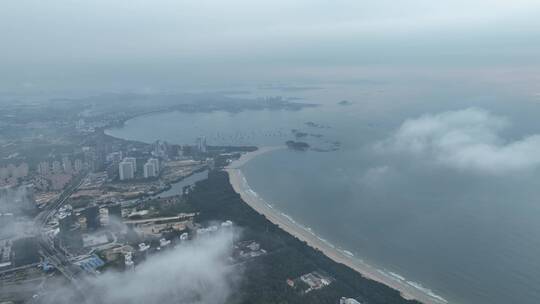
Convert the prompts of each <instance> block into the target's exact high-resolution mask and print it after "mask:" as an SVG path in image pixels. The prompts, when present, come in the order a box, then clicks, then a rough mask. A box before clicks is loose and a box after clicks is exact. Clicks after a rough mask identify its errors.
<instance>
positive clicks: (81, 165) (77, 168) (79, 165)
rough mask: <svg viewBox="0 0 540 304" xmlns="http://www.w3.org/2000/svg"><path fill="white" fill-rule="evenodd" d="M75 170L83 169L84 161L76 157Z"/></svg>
mask: <svg viewBox="0 0 540 304" xmlns="http://www.w3.org/2000/svg"><path fill="white" fill-rule="evenodd" d="M74 167H75V172H81V171H82V170H83V162H82V160H80V159H78V158H77V159H76V160H75V163H74Z"/></svg>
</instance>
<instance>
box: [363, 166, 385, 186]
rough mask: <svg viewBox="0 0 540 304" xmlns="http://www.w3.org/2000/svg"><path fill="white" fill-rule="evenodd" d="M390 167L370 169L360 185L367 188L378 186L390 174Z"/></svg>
mask: <svg viewBox="0 0 540 304" xmlns="http://www.w3.org/2000/svg"><path fill="white" fill-rule="evenodd" d="M389 171H390V167H389V166H378V167H373V168H369V169H368V170H367V171H366V172H365V173H364V174H363V175H362V177H361V178H360V183H361V184H363V185H365V186H370V187H373V186H376V185H377V184H378V183H379V182H380V181H381V180H383V179H384V178H385V177H386V176H387V175H388V173H389Z"/></svg>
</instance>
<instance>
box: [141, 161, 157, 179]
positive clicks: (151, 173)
mask: <svg viewBox="0 0 540 304" xmlns="http://www.w3.org/2000/svg"><path fill="white" fill-rule="evenodd" d="M143 169H144V178H151V177H156V176H157V175H156V169H155V167H154V164H153V163H152V162H150V161H148V162H146V164H144V167H143Z"/></svg>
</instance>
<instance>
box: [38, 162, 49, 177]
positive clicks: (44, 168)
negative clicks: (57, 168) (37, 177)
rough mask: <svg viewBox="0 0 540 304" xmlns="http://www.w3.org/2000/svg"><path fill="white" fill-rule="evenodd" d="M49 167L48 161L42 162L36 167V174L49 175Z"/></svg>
mask: <svg viewBox="0 0 540 304" xmlns="http://www.w3.org/2000/svg"><path fill="white" fill-rule="evenodd" d="M50 171H51V167H50V164H49V162H48V161H42V162H40V163H39V165H38V172H39V174H41V175H43V176H47V175H49V174H50V173H51V172H50Z"/></svg>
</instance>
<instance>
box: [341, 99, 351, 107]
mask: <svg viewBox="0 0 540 304" xmlns="http://www.w3.org/2000/svg"><path fill="white" fill-rule="evenodd" d="M338 105H340V106H350V105H352V102H350V101H348V100H342V101H340V102H338Z"/></svg>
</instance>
